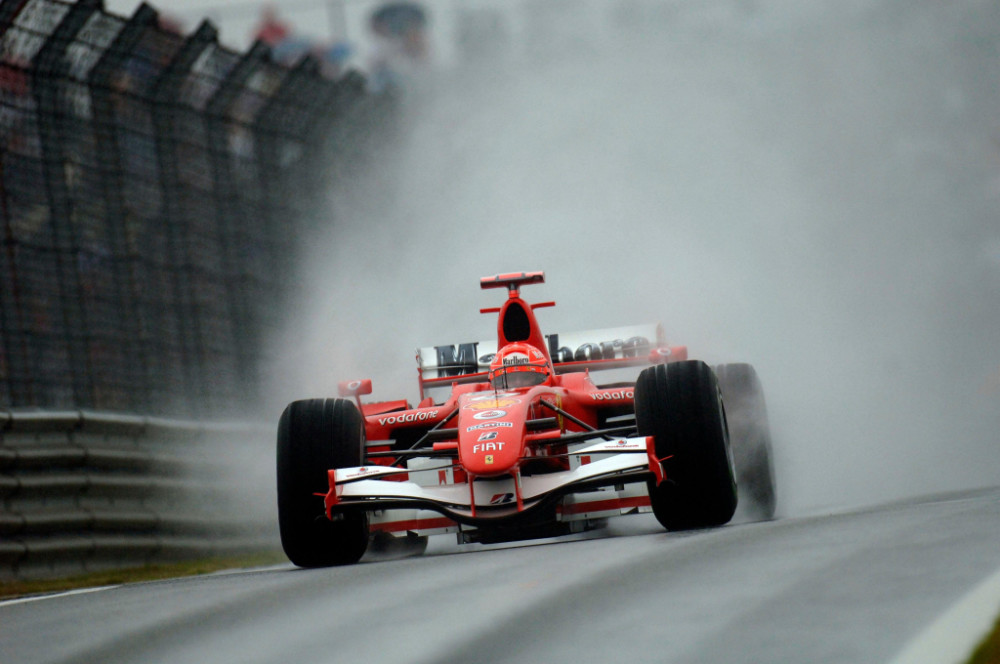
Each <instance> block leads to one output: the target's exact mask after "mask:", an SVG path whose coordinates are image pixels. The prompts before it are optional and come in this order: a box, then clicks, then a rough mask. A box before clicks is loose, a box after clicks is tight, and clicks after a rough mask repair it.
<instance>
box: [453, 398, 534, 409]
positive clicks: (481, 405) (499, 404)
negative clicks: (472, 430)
mask: <svg viewBox="0 0 1000 664" xmlns="http://www.w3.org/2000/svg"><path fill="white" fill-rule="evenodd" d="M519 401H520V400H519V399H510V398H507V399H496V398H494V397H490V398H489V399H484V400H482V401H475V402H473V403H470V404H467V405H466V406H465V407H466V408H467V409H468V410H493V409H495V408H506V407H507V406H512V405H514V404H516V403H518V402H519Z"/></svg>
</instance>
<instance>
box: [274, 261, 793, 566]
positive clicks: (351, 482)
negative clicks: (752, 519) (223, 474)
mask: <svg viewBox="0 0 1000 664" xmlns="http://www.w3.org/2000/svg"><path fill="white" fill-rule="evenodd" d="M543 282H544V273H542V272H531V273H514V274H502V275H497V276H493V277H486V278H484V279H482V280H481V286H482V288H506V289H507V299H506V300H505V301H504V302H503V304H502V306H500V307H496V308H489V309H483V310H482V313H496V314H498V323H497V339H496V341H492V340H490V341H482V342H476V343H465V344H457V345H446V346H435V347H429V348H422V349H420V350H419V351H418V353H417V363H418V374H419V387H420V399H421V400H420V402H419V403H418V404H417V405H416V407H413V406H412V404H410V403H408V402H407V401H405V400H400V401H382V402H375V403H363V402H362V400H361V397H362V396H363V395H367V394H370V393H371V391H372V384H371V380H358V381H350V382H345V383H341V384H340V386H339V394H340V398H336V399H309V400H302V401H294V402H292V403H291V404H289V405H288V407H287V408H285V411H284V413H283V414H282V415H281V419H280V421H279V424H278V441H277V481H278V521H279V529H280V533H281V543H282V546H283V548H284V551H285V553H286V554H287V556H288V558H289V559H290V560H291V561H292V562H293V563H294V564H296V565H298V566H301V567H323V566H329V565H340V564H348V563H354V562H357V561H358V560H359V559H360V558H361V557H362V555H364V553H365V551H366V550H367V549H368V547H369V545H370V543H371V542H374V543H377V544H378V545H379V546H384V547H387V548H390V549H391V546H389V545H392V544H393V543H394V542H395V543H402V545H403V547H402V548H403V549H404V550H405V549H407V548H408V549H410V550H417V551H420V550H422V547H425V546H426V542H427V536H429V535H434V534H441V533H453V534H456V535H457V538H458V541H459V543H470V542H479V543H495V542H506V541H514V540H524V539H532V538H540V537H552V536H558V535H564V534H569V533H577V532H583V531H586V530H590V529H593V528H597V527H600V526H602V525H604V524H605V523H606V521H607V519H608V518H610V517H615V516H621V515H626V514H637V513H642V512H649V511H652V512H653V514H654V515H655V516H656V519H657V520H658V521H659V522H660V523H661V524H662V525H663V526H664V527H665V528H667V529H668V530H680V529H689V528H704V527H711V526H718V525H721V524H725V523H727V522H728V521H730V519H732V517H733V515H734V513H735V511H736V508H737V502H738V500H740V501H743V502H744V503H745V505H744V507H743V509H744V510H745V511H747V512H748V513H751V514H753V515H754V516H756V517H759V518H770V517H771V516H772V515H773V514H774V509H775V493H774V471H773V468H772V462H771V442H770V434H769V431H768V425H767V417H766V412H765V406H764V399H763V393H762V390H761V386H760V381H759V379H758V378H757V375H756V372H755V371H754V369H753V367H751V366H750V365H748V364H726V365H722V366H717V367H715V368H714V369H713V368H712V367H710V366H709V365H707V364H706V363H704V362H702V361H699V360H690V359H688V354H687V348H686V347H684V346H669V345H667V344H666V342H665V340H664V339H663V334H662V328H661V327H660V326H658V325H657V326H639V327H631V328H619V329H611V330H599V331H596V332H591V333H584V334H582V335H577V336H576V337H575V338H574V336H573V335H567V336H563V337H560V336H559V335H557V334H551V335H548V336H543V334H542V331H541V329H540V328H539V326H538V322H537V320H536V318H535V314H534V311H535V310H536V309H538V308H540V307H548V306H552V305H554V304H555V303H554V302H540V303H535V304H529V303H528V302H526V301H525V300H523V299H521V295H520V290H521V288H522V287H524V286H526V285H529V284H539V283H543ZM635 367H645V368H643V369H642V370H641V371H640V373H639V374H638V377H637V378H635V379H634V380H631V381H625V382H613V383H609V384H600V383H595V382H594V378H593V374H594V373H597V372H598V371H601V370H606V369H629V368H635ZM443 390H446V391H447V393H446V396H444V397H443V398H442V399H441V400H437V399H435V397H434V396H432V395H431V394H429V393H430V392H434V391H437V392H439V393H440V392H441V391H443Z"/></svg>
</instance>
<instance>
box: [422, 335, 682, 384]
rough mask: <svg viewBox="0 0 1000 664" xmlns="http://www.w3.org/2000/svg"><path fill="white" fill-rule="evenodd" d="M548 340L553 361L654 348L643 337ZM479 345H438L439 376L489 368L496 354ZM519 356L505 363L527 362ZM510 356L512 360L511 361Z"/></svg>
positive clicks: (644, 351)
mask: <svg viewBox="0 0 1000 664" xmlns="http://www.w3.org/2000/svg"><path fill="white" fill-rule="evenodd" d="M545 343H546V345H547V346H548V350H549V357H551V358H552V362H553V363H554V364H561V363H563V362H574V361H576V362H579V361H583V360H613V359H619V360H620V359H627V358H637V357H645V356H646V355H647V354H648V353H649V352H650V350H651V349H652V348H653V343H652V342H651V341H650V339H649V338H647V337H643V336H633V337H629V338H627V339H623V338H617V339H608V340H606V341H599V340H597V339H595V340H593V341H588V342H586V343H582V344H580V345H578V346H576V347H575V348H571V347H568V346H562V345H560V343H559V335H558V334H547V335H545ZM478 346H479V344H478V342H476V343H464V344H457V345H454V346H435V347H434V351H435V353H436V355H437V358H436V359H437V370H438V375H439V376H459V375H462V374H471V373H476V372H477V371H481V370H482V369H483V368H485V367H489V366H490V364H492V363H493V360H494V358H495V357H496V353H485V354H483V355H479V354H478V350H479V347H478ZM656 352H657V353H659V354H660V355H669V354H670V349H669V348H661V349H656ZM517 355H520V356H521V357H520V358H517V359H516V360H515V359H514V358H515V357H516V355H510V356H508V357H507V358H504V364H508V363H510V364H514V363H520V364H527V361H526V357H525V356H524V354H523V353H518V354H517ZM477 356H478V357H477ZM508 358H511V359H509V360H508ZM522 358H524V359H522ZM427 368H428V369H433V368H435V367H431V366H428V367H427Z"/></svg>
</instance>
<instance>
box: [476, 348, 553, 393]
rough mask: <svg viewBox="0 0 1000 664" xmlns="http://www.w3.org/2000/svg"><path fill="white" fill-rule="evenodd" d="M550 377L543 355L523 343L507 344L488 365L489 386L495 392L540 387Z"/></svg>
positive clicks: (547, 362) (547, 364) (550, 372)
mask: <svg viewBox="0 0 1000 664" xmlns="http://www.w3.org/2000/svg"><path fill="white" fill-rule="evenodd" d="M551 375H552V368H551V367H550V365H549V360H548V358H547V357H545V354H544V353H542V351H540V350H538V349H537V348H535V347H534V346H531V345H529V344H525V343H512V344H507V345H506V346H504V347H503V348H501V349H500V350H499V351H498V352H497V354H496V357H494V358H493V362H491V363H490V374H489V376H490V384H491V385H492V386H493V388H494V389H497V390H506V389H510V388H516V387H531V386H532V385H541V384H542V383H544V382H545V381H547V380H548V379H549V377H550V376H551Z"/></svg>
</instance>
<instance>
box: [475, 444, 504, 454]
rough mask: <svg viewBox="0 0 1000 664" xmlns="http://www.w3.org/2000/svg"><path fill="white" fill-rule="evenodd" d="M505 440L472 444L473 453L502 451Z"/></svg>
mask: <svg viewBox="0 0 1000 664" xmlns="http://www.w3.org/2000/svg"><path fill="white" fill-rule="evenodd" d="M503 446H504V443H503V441H500V442H496V443H482V444H480V443H477V444H475V445H473V446H472V453H473V454H476V453H478V452H500V451H502V450H503Z"/></svg>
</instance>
